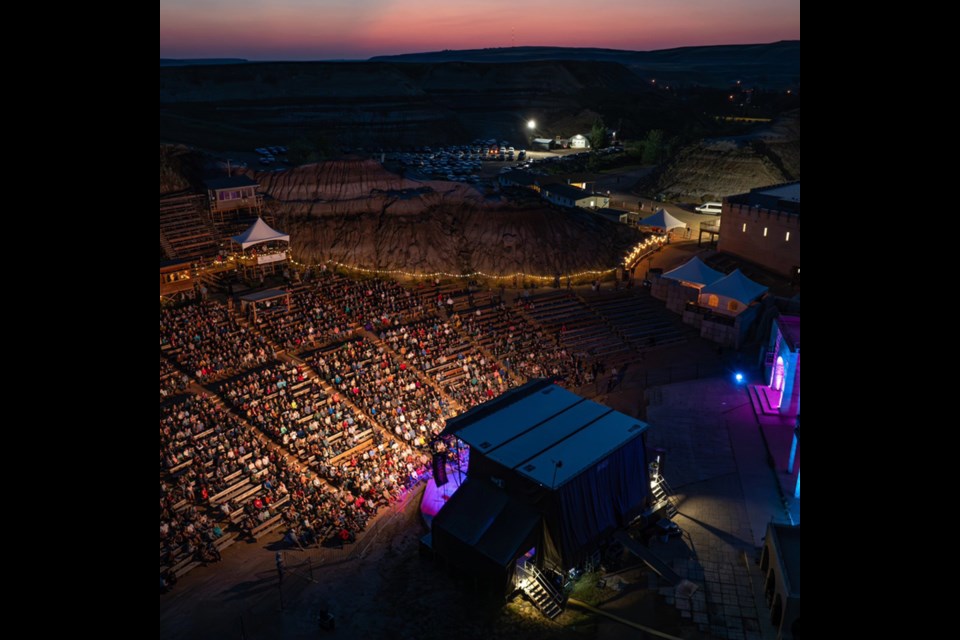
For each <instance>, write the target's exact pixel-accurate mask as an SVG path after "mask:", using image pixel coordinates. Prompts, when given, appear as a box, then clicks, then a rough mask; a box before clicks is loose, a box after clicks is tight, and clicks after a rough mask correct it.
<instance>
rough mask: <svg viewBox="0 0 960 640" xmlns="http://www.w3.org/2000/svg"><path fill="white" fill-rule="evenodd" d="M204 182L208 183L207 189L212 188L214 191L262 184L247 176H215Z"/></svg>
mask: <svg viewBox="0 0 960 640" xmlns="http://www.w3.org/2000/svg"><path fill="white" fill-rule="evenodd" d="M204 184H206V185H207V189H212V190H213V191H218V190H220V189H236V188H237V187H259V186H260V184H259V183H258V182H257V181H256V180H252V179H250V178H248V177H247V176H230V177H229V178H214V179H212V180H204Z"/></svg>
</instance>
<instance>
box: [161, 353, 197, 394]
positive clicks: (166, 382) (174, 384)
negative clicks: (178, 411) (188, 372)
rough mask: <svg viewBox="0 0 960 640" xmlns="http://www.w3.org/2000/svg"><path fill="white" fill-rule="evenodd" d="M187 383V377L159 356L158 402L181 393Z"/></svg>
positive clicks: (188, 379) (188, 380)
mask: <svg viewBox="0 0 960 640" xmlns="http://www.w3.org/2000/svg"><path fill="white" fill-rule="evenodd" d="M189 382H190V378H189V377H187V376H185V375H183V374H182V373H180V372H179V371H177V368H176V367H174V366H173V365H172V364H171V363H170V361H169V360H167V359H166V358H164V357H163V356H160V402H163V401H164V400H168V399H170V398H172V397H174V396H176V395H178V394H180V393H183V392H184V391H185V390H186V389H187V384H188V383H189Z"/></svg>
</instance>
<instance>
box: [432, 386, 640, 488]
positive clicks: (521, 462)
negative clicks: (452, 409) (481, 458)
mask: <svg viewBox="0 0 960 640" xmlns="http://www.w3.org/2000/svg"><path fill="white" fill-rule="evenodd" d="M646 428H647V425H646V423H644V422H642V421H640V420H637V419H635V418H631V417H630V416H628V415H626V414H623V413H619V412H617V411H614V410H613V409H610V408H609V407H606V406H604V405H601V404H598V403H596V402H593V401H592V400H587V399H585V398H581V397H580V396H578V395H576V394H574V393H571V392H570V391H567V390H566V389H564V388H563V387H558V386H556V385H554V384H550V383H549V382H547V381H543V380H540V381H534V382H530V383H528V384H526V385H524V386H523V387H520V388H518V389H514V390H513V391H511V392H508V393H506V394H504V395H502V396H500V397H499V398H497V399H495V400H491V401H490V402H486V403H484V404H483V405H480V406H479V407H476V408H474V409H471V410H470V411H468V412H467V413H465V414H463V415H461V416H458V417H456V418H452V419H451V420H448V421H447V429H446V432H447V433H456V435H457V437H459V438H460V439H461V440H463V441H464V442H466V443H467V444H469V445H470V447H471V450H473V451H476V452H478V453H482V454H483V455H485V456H487V457H488V458H489V459H491V460H493V461H495V462H497V463H499V464H502V465H503V466H505V467H508V468H511V469H514V470H515V471H516V472H517V473H519V474H520V475H523V476H525V477H527V478H529V479H530V480H533V481H534V482H537V483H539V484H541V485H544V486H546V487H549V488H550V489H556V488H558V487H560V486H561V485H563V484H564V483H565V482H566V481H568V480H570V479H571V478H574V477H576V476H577V475H579V474H580V473H582V472H583V471H586V470H587V469H589V468H590V467H591V466H593V465H594V464H595V463H596V462H599V461H600V460H602V459H603V458H605V457H606V456H607V455H609V454H610V453H612V452H613V451H615V450H617V449H619V448H620V447H621V446H623V444H625V443H626V442H628V441H629V440H631V439H633V438H635V437H637V436H639V435H640V434H641V433H643V432H644V431H645V430H646ZM557 463H560V465H559V466H558V465H557Z"/></svg>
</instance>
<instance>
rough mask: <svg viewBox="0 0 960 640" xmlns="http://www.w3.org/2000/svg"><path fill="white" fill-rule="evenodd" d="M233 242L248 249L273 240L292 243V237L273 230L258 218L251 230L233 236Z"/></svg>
mask: <svg viewBox="0 0 960 640" xmlns="http://www.w3.org/2000/svg"><path fill="white" fill-rule="evenodd" d="M231 240H233V241H234V242H236V243H237V244H239V245H240V246H241V247H243V248H244V249H246V248H247V247H252V246H253V245H255V244H261V243H263V242H270V241H272V240H276V241H279V242H290V236H289V235H287V234H286V233H280V232H279V231H277V230H275V229H273V228H271V227H270V225H268V224H267V223H266V222H264V221H263V218H257V221H256V222H254V223H253V224H252V225H250V228H249V229H247V230H246V231H244V232H243V233H241V234H240V235H238V236H233V238H231Z"/></svg>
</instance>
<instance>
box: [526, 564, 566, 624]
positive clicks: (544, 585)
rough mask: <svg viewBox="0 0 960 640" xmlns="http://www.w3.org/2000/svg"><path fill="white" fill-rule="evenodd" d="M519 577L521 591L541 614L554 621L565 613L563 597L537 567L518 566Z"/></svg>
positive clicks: (529, 565) (530, 565)
mask: <svg viewBox="0 0 960 640" xmlns="http://www.w3.org/2000/svg"><path fill="white" fill-rule="evenodd" d="M517 577H518V578H519V580H520V583H519V584H520V589H521V590H522V591H523V593H524V594H525V595H526V596H527V598H529V600H530V602H532V603H533V605H534V606H535V607H536V608H537V609H538V610H539V611H540V613H542V614H543V615H545V616H546V617H548V618H550V619H551V620H553V619H554V618H556V617H557V616H559V615H560V614H561V613H562V612H563V597H562V596H561V595H560V594H559V593H557V591H556V589H554V588H553V585H551V584H550V581H549V580H547V578H546V577H545V576H544V575H543V574H542V573H540V571H539V570H538V569H537V568H536V567H535V566H533V565H532V564H518V565H517Z"/></svg>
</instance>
